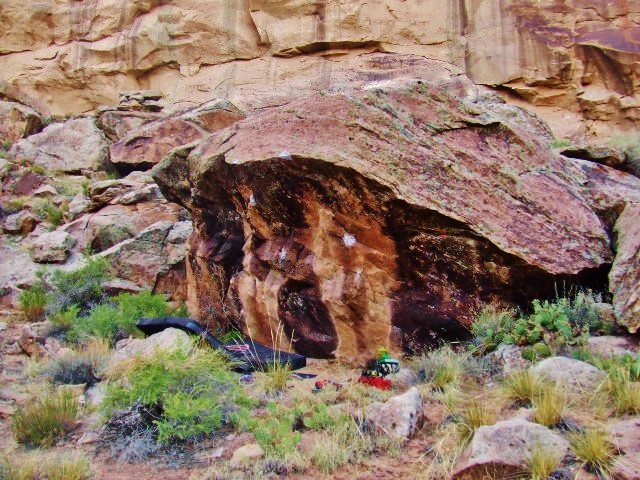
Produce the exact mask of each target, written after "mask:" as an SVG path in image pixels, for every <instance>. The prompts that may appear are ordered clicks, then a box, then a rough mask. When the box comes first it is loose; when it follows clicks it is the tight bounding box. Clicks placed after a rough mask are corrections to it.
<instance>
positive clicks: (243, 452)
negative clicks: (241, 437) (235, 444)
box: [229, 443, 264, 467]
mask: <svg viewBox="0 0 640 480" xmlns="http://www.w3.org/2000/svg"><path fill="white" fill-rule="evenodd" d="M263 456H264V451H263V450H262V448H260V445H258V444H257V443H249V444H247V445H244V446H242V447H240V448H238V449H237V450H236V451H235V452H233V456H232V457H231V460H229V463H230V464H231V465H232V466H234V467H237V466H239V465H242V464H243V463H246V462H249V461H254V460H257V459H259V458H262V457H263Z"/></svg>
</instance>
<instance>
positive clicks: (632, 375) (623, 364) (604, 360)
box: [572, 348, 640, 382]
mask: <svg viewBox="0 0 640 480" xmlns="http://www.w3.org/2000/svg"><path fill="white" fill-rule="evenodd" d="M572 356H573V358H575V359H576V360H582V361H583V362H587V363H590V364H591V365H593V366H594V367H597V368H599V369H600V370H604V371H606V372H611V371H614V370H615V371H622V370H624V371H626V372H627V373H628V375H629V379H630V380H631V381H636V382H637V381H639V380H640V353H636V354H635V356H634V355H631V354H630V353H625V354H624V355H610V356H607V357H603V356H601V355H596V354H594V353H591V352H590V351H589V349H588V348H578V349H575V350H574V351H573V352H572Z"/></svg>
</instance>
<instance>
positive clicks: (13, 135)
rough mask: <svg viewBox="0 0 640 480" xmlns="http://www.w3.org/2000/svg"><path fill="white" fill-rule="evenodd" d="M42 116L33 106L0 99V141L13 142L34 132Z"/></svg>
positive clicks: (39, 124)
mask: <svg viewBox="0 0 640 480" xmlns="http://www.w3.org/2000/svg"><path fill="white" fill-rule="evenodd" d="M41 127H42V117H40V114H39V113H38V112H36V111H35V110H34V109H33V108H30V107H27V106H25V105H22V104H20V103H15V102H5V101H3V100H0V141H6V140H9V141H11V142H15V141H17V140H20V139H21V138H25V137H28V136H29V135H31V134H33V133H36V132H37V131H38V130H40V128H41Z"/></svg>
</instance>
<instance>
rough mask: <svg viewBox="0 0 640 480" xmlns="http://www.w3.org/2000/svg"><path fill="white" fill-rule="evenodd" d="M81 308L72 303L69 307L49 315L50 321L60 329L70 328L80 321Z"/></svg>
mask: <svg viewBox="0 0 640 480" xmlns="http://www.w3.org/2000/svg"><path fill="white" fill-rule="evenodd" d="M79 313H80V308H79V307H78V306H77V305H71V306H70V307H69V308H68V309H66V310H62V311H60V312H57V313H55V314H53V315H51V316H50V317H49V321H50V322H51V323H53V325H55V327H56V328H57V329H58V330H62V331H66V330H69V329H70V328H71V327H72V326H73V325H75V323H76V322H77V321H78V314H79Z"/></svg>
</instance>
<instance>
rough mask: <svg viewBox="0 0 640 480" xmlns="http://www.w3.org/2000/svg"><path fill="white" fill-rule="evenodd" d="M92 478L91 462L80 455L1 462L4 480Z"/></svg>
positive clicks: (9, 459)
mask: <svg viewBox="0 0 640 480" xmlns="http://www.w3.org/2000/svg"><path fill="white" fill-rule="evenodd" d="M91 477H92V472H91V464H90V463H89V460H87V458H86V457H84V456H83V455H78V454H74V455H70V454H59V455H43V454H33V455H29V456H26V457H22V458H18V459H15V458H9V457H8V456H7V457H5V458H3V459H1V460H0V479H2V480H44V479H46V480H87V479H89V478H91Z"/></svg>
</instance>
